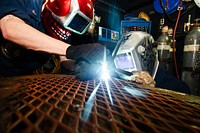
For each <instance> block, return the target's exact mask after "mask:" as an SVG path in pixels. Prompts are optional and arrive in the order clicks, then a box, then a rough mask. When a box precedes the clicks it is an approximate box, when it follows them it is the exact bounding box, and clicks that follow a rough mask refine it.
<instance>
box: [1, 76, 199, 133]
mask: <svg viewBox="0 0 200 133" xmlns="http://www.w3.org/2000/svg"><path fill="white" fill-rule="evenodd" d="M199 101H200V98H199V97H197V96H190V95H187V94H183V93H176V92H173V91H169V90H164V89H159V88H150V87H147V86H146V87H144V86H139V85H137V84H135V83H132V82H130V81H124V80H120V79H116V78H112V79H111V80H109V82H108V83H107V82H105V81H102V80H89V81H85V82H82V81H79V80H77V79H76V78H75V77H74V76H73V75H59V74H55V75H51V74H49V75H48V74H47V75H35V76H23V77H12V78H6V79H1V80H0V119H1V121H0V129H1V131H2V132H26V133H28V132H31V133H32V132H48V133H53V132H56V133H57V132H77V133H79V132H80V133H82V132H86V133H89V132H92V133H101V132H102V133H128V132H194V133H195V132H196V133H197V132H200V113H199V112H200V102H199Z"/></svg>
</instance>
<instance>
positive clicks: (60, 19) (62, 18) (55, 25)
mask: <svg viewBox="0 0 200 133" xmlns="http://www.w3.org/2000/svg"><path fill="white" fill-rule="evenodd" d="M93 4H94V0H48V1H47V3H46V5H45V6H44V10H43V12H42V18H43V25H44V27H45V29H46V30H47V32H48V33H49V34H50V35H51V36H53V37H54V38H57V39H61V40H65V39H66V38H67V36H68V35H70V32H74V33H77V34H84V33H85V32H86V31H87V29H88V27H89V26H90V24H91V22H92V17H93V13H94V11H93Z"/></svg>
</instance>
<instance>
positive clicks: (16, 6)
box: [0, 0, 43, 26]
mask: <svg viewBox="0 0 200 133" xmlns="http://www.w3.org/2000/svg"><path fill="white" fill-rule="evenodd" d="M42 3H43V0H31V1H30V0H1V1H0V19H1V18H2V17H4V16H5V15H8V14H12V15H14V16H16V17H19V18H21V19H22V20H24V21H25V22H26V23H27V24H29V25H32V26H33V25H34V23H33V20H34V21H40V13H41V8H42Z"/></svg>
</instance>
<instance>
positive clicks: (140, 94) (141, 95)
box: [123, 86, 146, 97]
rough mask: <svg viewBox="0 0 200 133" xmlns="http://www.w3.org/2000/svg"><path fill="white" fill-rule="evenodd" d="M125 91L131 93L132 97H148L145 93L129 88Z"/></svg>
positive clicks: (125, 87) (126, 87)
mask: <svg viewBox="0 0 200 133" xmlns="http://www.w3.org/2000/svg"><path fill="white" fill-rule="evenodd" d="M123 89H124V90H126V91H127V92H128V93H130V94H131V95H132V96H137V97H146V95H145V94H144V93H143V92H141V91H139V90H137V89H135V88H130V87H128V86H124V87H123Z"/></svg>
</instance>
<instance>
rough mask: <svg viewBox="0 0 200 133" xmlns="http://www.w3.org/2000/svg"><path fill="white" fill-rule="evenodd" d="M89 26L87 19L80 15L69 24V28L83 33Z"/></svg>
mask: <svg viewBox="0 0 200 133" xmlns="http://www.w3.org/2000/svg"><path fill="white" fill-rule="evenodd" d="M88 24H89V22H88V21H87V20H86V19H85V18H83V17H82V16H80V15H79V14H76V16H75V17H74V18H73V20H72V21H71V22H70V23H69V25H68V27H70V28H72V29H74V30H76V31H78V32H82V31H83V30H84V29H85V28H86V27H87V26H88Z"/></svg>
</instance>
